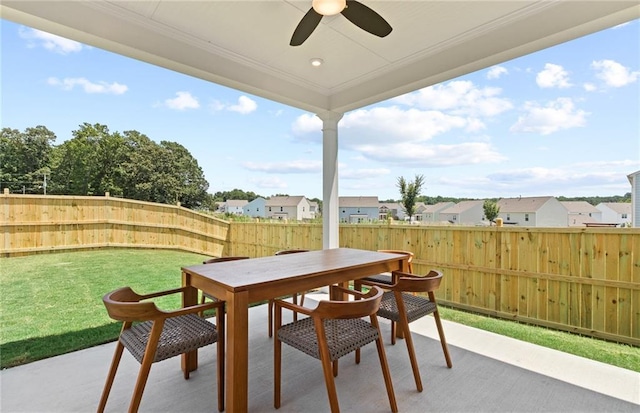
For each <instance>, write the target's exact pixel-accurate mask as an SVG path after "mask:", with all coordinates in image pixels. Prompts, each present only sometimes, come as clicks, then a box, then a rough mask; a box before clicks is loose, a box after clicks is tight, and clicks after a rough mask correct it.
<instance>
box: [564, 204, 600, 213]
mask: <svg viewBox="0 0 640 413" xmlns="http://www.w3.org/2000/svg"><path fill="white" fill-rule="evenodd" d="M560 203H561V204H562V205H564V207H565V208H567V211H569V213H570V214H589V213H594V212H600V210H599V209H598V208H596V207H595V206H593V205H591V204H590V203H588V202H587V201H560Z"/></svg>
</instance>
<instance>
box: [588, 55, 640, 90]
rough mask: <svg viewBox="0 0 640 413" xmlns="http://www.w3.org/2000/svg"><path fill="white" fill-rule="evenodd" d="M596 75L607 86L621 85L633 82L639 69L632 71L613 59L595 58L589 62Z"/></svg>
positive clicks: (639, 75)
mask: <svg viewBox="0 0 640 413" xmlns="http://www.w3.org/2000/svg"><path fill="white" fill-rule="evenodd" d="M591 68H593V69H594V70H595V71H596V77H597V78H598V79H600V80H602V81H604V83H605V84H606V85H607V86H611V87H622V86H626V85H628V84H631V83H634V82H635V81H636V80H638V77H640V71H635V72H632V71H631V70H630V69H629V68H628V67H625V66H623V65H621V64H620V63H618V62H615V61H613V60H596V61H593V62H592V63H591Z"/></svg>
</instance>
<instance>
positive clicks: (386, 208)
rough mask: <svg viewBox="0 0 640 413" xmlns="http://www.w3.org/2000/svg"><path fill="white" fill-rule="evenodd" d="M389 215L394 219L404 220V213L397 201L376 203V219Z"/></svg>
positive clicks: (383, 218)
mask: <svg viewBox="0 0 640 413" xmlns="http://www.w3.org/2000/svg"><path fill="white" fill-rule="evenodd" d="M389 217H391V218H393V219H395V220H400V221H402V220H404V217H405V213H404V208H403V207H402V204H401V203H399V202H380V203H379V204H378V219H381V220H386V219H388V218H389Z"/></svg>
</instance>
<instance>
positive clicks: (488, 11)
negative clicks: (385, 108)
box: [0, 0, 640, 113]
mask: <svg viewBox="0 0 640 413" xmlns="http://www.w3.org/2000/svg"><path fill="white" fill-rule="evenodd" d="M361 2H362V3H364V4H366V5H368V6H369V7H371V8H372V9H374V10H375V11H377V12H378V13H379V14H380V15H382V16H383V17H384V18H385V19H386V20H387V21H388V22H389V23H390V24H391V26H392V27H393V31H392V32H391V34H390V35H389V36H387V37H385V38H378V37H376V36H373V35H371V34H369V33H367V32H365V31H363V30H361V29H359V28H358V27H356V26H354V25H353V24H352V23H351V22H349V21H348V20H347V19H346V18H344V17H343V16H342V15H337V16H331V17H324V18H323V19H322V21H321V23H320V25H319V26H318V28H317V29H316V30H315V31H314V33H313V34H311V36H310V37H309V39H308V40H307V41H306V42H305V43H304V44H303V45H301V46H298V47H292V46H289V40H290V38H291V34H292V33H293V30H294V29H295V27H296V25H297V24H298V22H299V21H300V19H301V18H302V16H303V15H304V14H305V13H306V12H307V10H308V9H309V8H310V6H311V0H306V1H297V0H296V1H287V0H266V1H248V0H236V1H219V0H208V1H191V0H182V1H177V0H133V1H119V0H118V1H99V0H91V1H77V0H76V1H55V0H49V1H24V0H19V1H15V0H3V1H2V3H1V4H0V13H1V16H2V18H5V19H8V20H12V21H15V22H17V23H21V24H24V25H27V26H30V27H34V28H37V29H40V30H44V31H47V32H51V33H54V34H57V35H60V36H63V37H67V38H70V39H73V40H77V41H79V42H82V43H85V44H89V45H93V46H96V47H100V48H103V49H106V50H110V51H112V52H116V53H120V54H123V55H126V56H129V57H132V58H135V59H139V60H143V61H146V62H149V63H152V64H156V65H159V66H163V67H166V68H168V69H172V70H175V71H178V72H182V73H185V74H188V75H191V76H195V77H198V78H202V79H205V80H208V81H212V82H215V83H218V84H221V85H225V86H228V87H231V88H234V89H238V90H242V91H244V92H247V93H251V94H254V95H257V96H262V97H264V98H267V99H271V100H274V101H278V102H281V103H284V104H287V105H291V106H294V107H298V108H301V109H304V110H308V111H312V112H316V113H319V112H324V111H335V112H346V111H349V110H353V109H356V108H359V107H362V106H366V105H369V104H372V103H376V102H379V101H382V100H385V99H388V98H391V97H394V96H397V95H400V94H402V93H407V92H410V91H413V90H416V89H419V88H422V87H425V86H429V85H432V84H436V83H440V82H442V81H445V80H448V79H452V78H455V77H458V76H461V75H463V74H466V73H469V72H473V71H475V70H479V69H482V68H486V67H489V66H491V65H494V64H497V63H500V62H504V61H506V60H509V59H513V58H516V57H518V56H522V55H524V54H528V53H532V52H535V51H537V50H540V49H543V48H546V47H549V46H552V45H555V44H558V43H561V42H564V41H568V40H571V39H574V38H576V37H580V36H583V35H586V34H589V33H592V32H595V31H598V30H602V29H605V28H608V27H611V26H614V25H617V24H620V23H623V22H626V21H630V20H633V19H636V18H639V17H640V5H639V2H638V1H637V0H634V1H615V0H605V1H596V0H585V1H582V0H569V1H551V0H528V1H527V0H511V1H499V0H498V1H485V0H470V1H455V0H453V1H451V0H450V1H427V0H422V1H416V0H414V1H374V0H362V1H361ZM315 57H319V58H322V59H323V60H324V64H323V65H322V66H320V67H312V66H311V65H310V63H309V61H310V59H311V58H315Z"/></svg>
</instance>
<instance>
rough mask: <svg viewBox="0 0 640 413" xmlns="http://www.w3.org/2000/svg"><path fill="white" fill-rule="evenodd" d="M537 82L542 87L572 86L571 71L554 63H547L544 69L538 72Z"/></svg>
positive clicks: (563, 87)
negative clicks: (570, 80)
mask: <svg viewBox="0 0 640 413" xmlns="http://www.w3.org/2000/svg"><path fill="white" fill-rule="evenodd" d="M536 83H537V84H538V86H540V87H542V88H552V87H557V88H560V89H565V88H568V87H571V83H570V82H569V73H568V72H567V71H566V70H564V68H563V67H562V66H560V65H554V64H553V63H547V64H545V65H544V70H542V71H541V72H538V75H537V76H536Z"/></svg>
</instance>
